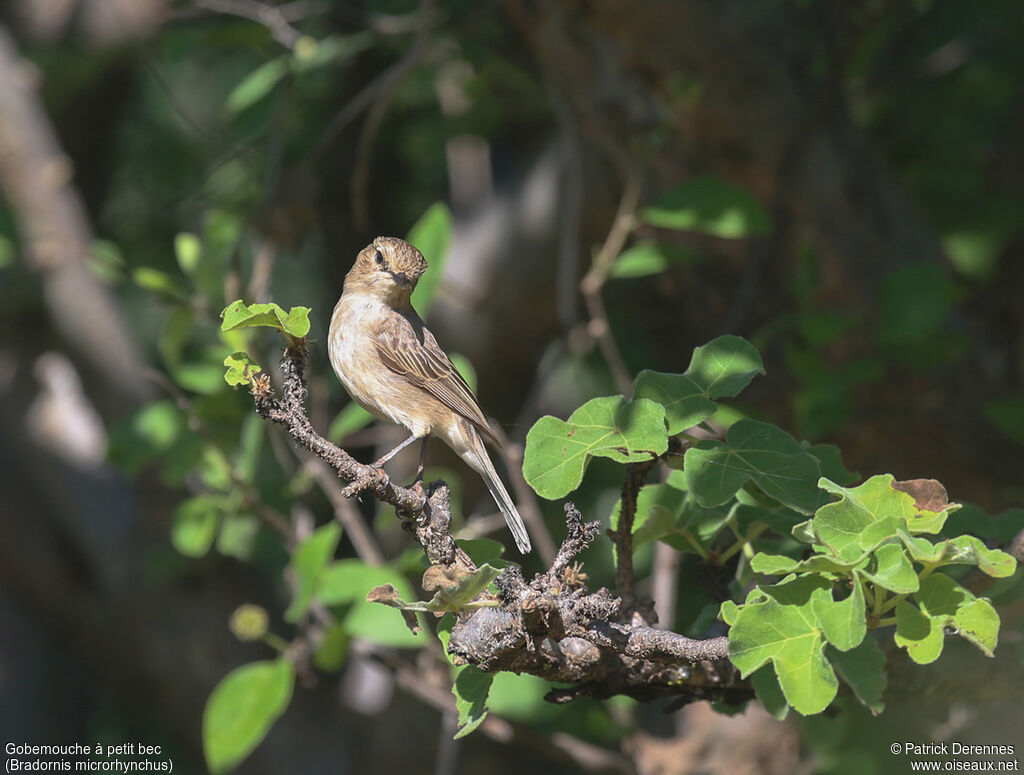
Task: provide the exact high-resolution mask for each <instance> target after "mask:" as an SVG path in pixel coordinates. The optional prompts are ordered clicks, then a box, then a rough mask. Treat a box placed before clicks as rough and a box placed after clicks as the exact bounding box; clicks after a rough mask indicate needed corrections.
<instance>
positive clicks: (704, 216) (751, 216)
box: [640, 178, 771, 239]
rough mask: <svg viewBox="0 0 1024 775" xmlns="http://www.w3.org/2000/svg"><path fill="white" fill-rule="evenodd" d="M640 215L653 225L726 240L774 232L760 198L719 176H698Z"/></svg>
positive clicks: (665, 195)
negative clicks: (758, 200)
mask: <svg viewBox="0 0 1024 775" xmlns="http://www.w3.org/2000/svg"><path fill="white" fill-rule="evenodd" d="M640 217H641V218H642V219H643V220H644V221H646V222H647V223H649V224H651V225H652V226H661V227H664V228H667V229H685V230H689V231H699V232H703V233H705V234H711V235H713V236H716V237H724V238H726V239H738V238H746V237H758V236H762V235H765V234H768V233H770V232H771V221H770V220H769V218H768V215H767V213H765V211H764V209H763V208H762V207H761V205H760V204H759V203H758V202H757V200H756V199H754V197H752V196H751V195H750V194H748V193H747V192H746V191H743V190H742V189H739V188H736V187H734V186H732V185H730V184H728V183H726V182H725V181H723V180H720V179H719V178H694V179H692V180H689V181H687V182H686V183H683V184H682V185H679V186H676V187H675V188H673V189H671V190H670V191H668V192H667V193H666V194H664V195H663V196H662V197H661V198H660V199H658V201H656V202H655V203H654V204H653V205H651V206H650V207H648V208H646V209H644V210H643V211H641V213H640Z"/></svg>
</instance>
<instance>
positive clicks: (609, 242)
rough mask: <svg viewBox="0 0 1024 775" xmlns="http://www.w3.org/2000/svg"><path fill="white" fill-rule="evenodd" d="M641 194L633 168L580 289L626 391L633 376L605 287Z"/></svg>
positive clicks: (602, 345) (598, 336) (594, 332)
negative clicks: (606, 302)
mask: <svg viewBox="0 0 1024 775" xmlns="http://www.w3.org/2000/svg"><path fill="white" fill-rule="evenodd" d="M639 198H640V180H639V176H638V174H637V173H636V172H631V173H630V174H629V176H628V177H627V179H626V187H625V190H624V191H623V193H622V199H621V200H620V201H619V207H618V211H617V212H616V214H615V220H614V221H612V227H611V229H610V230H609V231H608V236H607V237H606V238H605V241H604V244H603V245H602V246H601V248H600V250H598V251H597V253H596V254H595V255H594V259H593V261H592V262H591V264H590V269H589V270H588V271H587V273H586V275H584V276H583V280H582V281H580V293H582V294H583V301H584V302H585V303H586V305H587V313H588V314H589V315H590V322H589V324H588V325H587V331H588V332H589V333H590V335H591V336H592V337H594V339H596V340H597V343H598V346H599V347H600V348H601V353H602V354H603V355H604V359H605V361H606V362H607V363H608V369H609V370H610V371H611V373H612V378H613V379H614V380H615V386H616V387H617V388H618V389H619V391H620V392H621V393H622V394H623V395H628V394H629V391H630V389H631V387H632V383H633V378H632V376H631V375H630V373H629V369H628V368H627V366H626V362H625V360H623V358H622V352H621V351H620V350H619V347H618V345H617V344H616V343H615V336H614V335H613V334H612V329H611V325H610V324H609V322H608V311H607V309H605V306H604V299H603V298H602V297H601V290H602V289H603V288H604V284H605V281H606V280H607V279H608V272H609V271H610V270H611V267H612V264H613V263H614V262H615V259H616V258H617V257H618V256H619V254H620V253H621V252H622V248H623V246H624V245H625V244H626V238H627V237H629V234H630V232H632V230H633V227H634V225H635V216H634V212H635V211H636V206H637V202H638V201H639Z"/></svg>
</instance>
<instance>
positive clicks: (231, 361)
mask: <svg viewBox="0 0 1024 775" xmlns="http://www.w3.org/2000/svg"><path fill="white" fill-rule="evenodd" d="M224 365H225V366H227V371H225V372H224V381H225V382H227V383H228V384H229V385H231V387H238V386H239V385H248V384H250V383H251V382H252V375H253V374H255V373H256V372H259V371H263V369H262V368H261V367H260V365H259V364H258V363H255V362H253V361H251V360H249V355H248V353H243V352H237V353H232V354H231V355H229V356H228V357H227V358H225V359H224Z"/></svg>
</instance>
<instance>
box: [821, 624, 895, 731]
mask: <svg viewBox="0 0 1024 775" xmlns="http://www.w3.org/2000/svg"><path fill="white" fill-rule="evenodd" d="M827 654H828V658H829V661H830V662H832V666H833V667H834V668H835V669H836V672H837V673H839V677H840V678H842V679H843V681H845V682H846V683H847V684H848V685H849V687H850V688H851V689H853V693H854V695H856V697H857V699H858V700H860V702H861V704H863V705H865V706H867V707H868V708H869V709H870V710H871V712H872V713H873V714H875V715H877V714H879V713H881V712H882V710H884V709H885V703H883V702H882V693H883V692H884V691H885V685H886V677H885V654H883V653H882V650H881V649H880V648H879V647H878V642H877V641H876V640H875V639H874V638H865V639H864V640H863V641H861V644H860V645H859V646H857V647H856V648H854V649H851V650H850V651H845V652H844V651H837V650H835V649H828V651H827Z"/></svg>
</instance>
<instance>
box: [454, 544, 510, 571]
mask: <svg viewBox="0 0 1024 775" xmlns="http://www.w3.org/2000/svg"><path fill="white" fill-rule="evenodd" d="M455 544H456V545H457V546H458V547H459V548H460V549H461V550H462V551H464V552H465V553H466V554H468V555H469V559H471V560H472V561H473V562H474V563H475V564H476V565H477V566H478V567H479V566H480V565H483V564H484V563H489V562H495V561H497V560H500V559H501V555H503V554H504V553H505V544H503V543H502V542H501V541H495V540H494V539H493V538H460V539H457V540H456V541H455Z"/></svg>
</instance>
